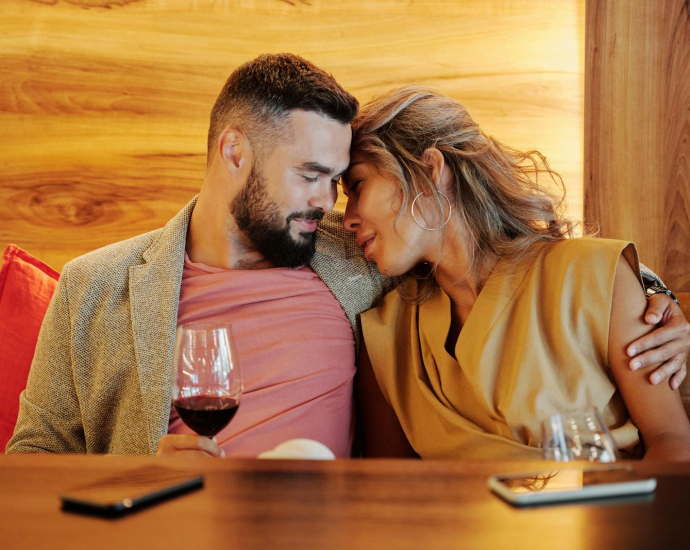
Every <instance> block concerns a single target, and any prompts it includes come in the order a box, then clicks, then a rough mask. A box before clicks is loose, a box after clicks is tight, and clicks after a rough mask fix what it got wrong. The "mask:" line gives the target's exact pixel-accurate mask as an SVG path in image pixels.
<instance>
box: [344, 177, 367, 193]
mask: <svg viewBox="0 0 690 550" xmlns="http://www.w3.org/2000/svg"><path fill="white" fill-rule="evenodd" d="M362 180H363V178H358V179H356V180H352V182H351V183H350V184H349V185H348V186H347V189H348V191H349V192H350V193H356V192H357V189H358V188H359V186H360V184H361V183H362Z"/></svg>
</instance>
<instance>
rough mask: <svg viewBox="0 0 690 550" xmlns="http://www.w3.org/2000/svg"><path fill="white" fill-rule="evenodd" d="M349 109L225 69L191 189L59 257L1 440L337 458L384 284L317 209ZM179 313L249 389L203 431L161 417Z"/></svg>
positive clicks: (18, 448)
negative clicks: (156, 214) (222, 340)
mask: <svg viewBox="0 0 690 550" xmlns="http://www.w3.org/2000/svg"><path fill="white" fill-rule="evenodd" d="M357 107H358V104H357V101H356V100H355V98H354V97H352V96H351V95H350V94H349V93H347V92H346V91H345V90H343V89H342V88H341V87H340V86H339V85H338V83H337V82H336V81H335V80H334V79H333V77H331V76H330V75H328V74H327V73H325V72H324V71H322V70H321V69H319V68H317V67H315V66H314V65H312V64H311V63H309V62H307V61H305V60H303V59H301V58H299V57H296V56H293V55H289V54H283V55H266V56H261V57H259V58H257V59H255V60H253V61H251V62H249V63H247V64H245V65H243V66H242V67H240V68H238V69H237V70H236V71H235V72H234V73H233V74H232V75H231V76H230V78H229V79H228V81H227V83H226V85H225V86H224V88H223V90H222V91H221V94H220V95H219V97H218V99H217V101H216V103H215V105H214V108H213V111H212V113H211V124H210V129H209V138H208V163H207V171H206V176H205V179H204V183H203V186H202V188H201V192H200V194H199V196H198V198H196V199H194V200H192V201H191V202H190V203H189V204H188V205H187V206H186V207H185V208H184V209H183V210H182V211H181V212H180V213H179V214H178V215H177V216H175V217H174V218H173V219H172V220H171V221H170V222H169V223H168V224H167V225H166V226H165V227H164V228H163V229H160V230H157V231H153V232H151V233H147V234H145V235H141V236H139V237H135V238H133V239H130V240H128V241H124V242H121V243H116V244H114V245H111V246H108V247H105V248H103V249H100V250H97V251H94V252H92V253H90V254H87V255H85V256H82V257H80V258H77V259H75V260H73V261H72V262H69V263H68V264H67V265H66V266H65V268H64V271H63V274H62V277H61V279H60V283H59V286H58V289H57V291H56V293H55V296H54V298H53V301H52V302H51V305H50V308H49V310H48V312H47V315H46V319H45V321H44V324H43V327H42V330H41V334H40V337H39V341H38V345H37V348H36V354H35V357H34V362H33V365H32V368H31V373H30V375H29V380H28V384H27V388H26V391H25V392H23V393H22V396H21V402H20V412H19V418H18V421H17V426H16V428H15V433H14V435H13V437H12V439H11V440H10V442H9V443H8V446H7V450H8V451H11V452H41V451H48V452H88V453H116V454H153V453H157V454H159V455H172V454H174V455H199V456H223V455H227V456H256V455H257V454H258V453H260V452H262V451H265V450H269V449H271V448H273V447H275V446H276V445H277V444H279V443H280V442H282V441H285V440H288V439H292V438H297V437H299V438H311V439H316V440H318V441H321V442H322V443H325V444H326V445H328V446H329V447H330V448H331V449H332V450H333V451H334V452H335V454H336V456H340V457H344V456H349V453H350V448H351V444H352V432H353V416H354V414H353V404H352V378H353V376H354V372H355V347H356V343H357V338H358V337H357V315H358V314H359V313H360V312H361V311H363V310H365V309H368V308H369V307H371V305H372V304H373V303H374V302H375V301H376V300H377V298H378V297H380V296H381V295H382V294H383V293H384V292H385V291H386V290H387V288H388V287H387V285H388V283H387V282H386V281H385V280H384V279H382V278H381V277H380V276H379V275H378V272H377V271H376V270H375V268H374V267H372V266H370V265H369V264H367V262H366V261H365V260H364V259H363V257H362V255H361V252H360V250H359V248H358V247H357V246H356V244H355V243H354V241H353V239H352V238H351V236H349V235H348V234H347V233H346V232H345V231H344V230H343V229H342V226H341V217H340V216H339V215H331V216H329V217H327V218H323V216H324V215H325V214H326V213H327V212H330V211H331V210H332V208H333V205H334V202H335V199H336V196H337V189H336V185H337V183H338V181H339V178H340V175H341V174H342V173H343V172H344V171H345V170H346V168H347V166H348V163H349V148H350V140H351V131H350V124H349V123H350V121H351V120H352V119H353V117H354V116H355V114H356V111H357ZM307 265H308V266H309V267H307ZM659 300H663V298H659ZM657 314H658V315H660V314H661V310H658V311H657ZM193 321H211V322H214V321H217V322H231V323H232V324H233V331H234V334H235V340H236V342H237V347H238V350H239V356H240V358H241V362H242V371H243V376H244V383H245V393H244V395H243V398H242V402H241V405H240V408H239V411H238V413H237V415H236V417H235V418H234V419H233V421H232V422H231V423H230V425H229V426H228V427H227V428H225V429H224V430H223V431H222V432H221V433H220V434H218V436H217V440H216V441H214V440H210V439H207V438H203V437H199V436H196V435H195V434H193V433H191V431H190V430H188V429H187V428H186V427H185V426H184V425H183V424H182V423H181V421H180V420H179V418H177V417H176V414H174V411H172V416H171V404H170V403H171V400H170V375H171V364H172V359H173V348H174V340H175V330H176V327H177V326H179V325H180V324H184V323H189V322H193ZM676 330H678V329H676ZM662 334H663V333H662ZM666 334H672V332H669V330H666ZM686 340H687V338H686ZM674 345H675V348H674V347H673V346H672V347H671V348H668V345H667V348H668V349H671V350H677V349H678V348H679V347H683V348H687V345H688V344H687V342H686V341H685V340H683V341H682V343H681V344H678V343H677V342H676V344H674ZM645 347H649V345H646V346H645V345H644V343H642V345H638V348H639V349H640V351H641V350H643V349H645ZM668 349H667V350H666V351H668ZM683 352H685V349H683ZM649 353H651V352H648V354H646V355H647V358H648V359H649V360H653V359H654V357H653V356H652V357H651V358H650V356H649ZM656 353H660V352H656ZM674 355H675V353H674ZM643 358H644V356H643ZM643 360H644V359H643ZM673 370H677V366H676V368H674V369H673Z"/></svg>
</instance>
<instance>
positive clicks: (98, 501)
mask: <svg viewBox="0 0 690 550" xmlns="http://www.w3.org/2000/svg"><path fill="white" fill-rule="evenodd" d="M203 485H204V478H203V476H201V475H198V474H190V473H189V472H181V471H177V470H172V469H170V468H165V467H163V466H157V465H150V466H145V467H143V468H138V469H136V470H128V471H125V472H122V473H119V474H117V475H114V476H110V477H107V478H104V479H101V480H99V481H96V482H94V483H90V484H88V485H83V486H81V487H76V488H75V489H73V490H71V491H68V492H66V493H65V494H63V495H60V500H61V501H62V509H63V510H66V511H69V512H79V513H86V514H95V515H100V516H111V517H112V516H121V515H123V514H126V513H129V512H133V511H136V510H140V509H142V508H145V507H147V506H150V505H152V504H155V503H157V502H160V501H163V500H167V499H169V498H172V497H174V496H177V495H181V494H184V493H188V492H189V491H193V490H195V489H199V488H201V487H203Z"/></svg>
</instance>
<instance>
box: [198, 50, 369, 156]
mask: <svg viewBox="0 0 690 550" xmlns="http://www.w3.org/2000/svg"><path fill="white" fill-rule="evenodd" d="M358 107H359V103H358V102H357V100H356V99H355V98H354V96H352V95H351V94H350V93H348V92H346V91H345V90H344V89H343V88H342V87H341V86H340V84H338V83H337V82H336V80H335V78H333V76H332V75H330V74H328V73H327V72H325V71H323V70H322V69H319V68H318V67H317V66H316V65H314V64H313V63H310V62H309V61H307V60H306V59H302V58H301V57H299V56H296V55H293V54H289V53H282V54H267V55H261V56H259V57H257V58H256V59H254V60H252V61H249V62H248V63H245V64H244V65H242V66H240V67H238V68H237V69H236V70H235V71H233V73H232V74H231V75H230V77H229V78H228V80H227V82H226V83H225V85H224V86H223V89H222V91H221V92H220V94H219V95H218V98H217V99H216V103H215V104H214V106H213V109H212V111H211V123H210V126H209V131H208V159H209V162H210V160H211V159H212V158H213V155H214V154H215V148H216V144H217V143H218V139H219V137H220V135H221V133H222V132H223V130H225V129H226V128H228V127H231V126H234V127H236V128H238V129H239V130H242V132H244V133H245V134H246V135H247V138H248V139H249V141H250V142H251V143H252V145H253V146H254V147H255V148H256V149H257V150H258V152H259V154H261V152H262V149H263V144H266V143H269V141H270V140H272V139H275V138H277V137H278V136H279V135H280V130H281V122H282V121H283V120H284V119H285V118H286V117H287V116H288V115H289V114H290V112H291V111H292V110H295V109H303V110H305V111H314V112H316V113H319V114H320V115H323V116H326V117H328V118H331V119H333V120H336V121H338V122H341V123H343V124H348V123H350V122H351V121H352V119H353V118H354V117H355V115H356V114H357V109H358Z"/></svg>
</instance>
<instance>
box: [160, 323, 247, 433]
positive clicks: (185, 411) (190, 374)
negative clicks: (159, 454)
mask: <svg viewBox="0 0 690 550" xmlns="http://www.w3.org/2000/svg"><path fill="white" fill-rule="evenodd" d="M171 390H172V392H171V393H172V402H173V405H174V407H175V410H177V414H178V415H180V418H181V419H182V421H183V422H184V423H185V424H186V425H187V426H188V427H189V428H191V429H192V430H194V431H195V432H196V433H198V434H199V435H202V436H206V437H213V436H214V435H216V434H217V433H218V432H219V431H221V430H222V429H223V428H225V426H227V425H228V424H229V423H230V421H231V420H232V419H233V417H234V416H235V413H236V412H237V408H238V407H239V405H240V396H241V395H242V390H243V386H242V376H241V373H240V364H239V361H238V359H237V351H236V348H235V342H234V340H233V336H232V327H231V325H229V324H217V323H190V324H184V325H180V326H179V327H178V328H177V334H176V338H175V355H174V359H173V369H172V386H171Z"/></svg>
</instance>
